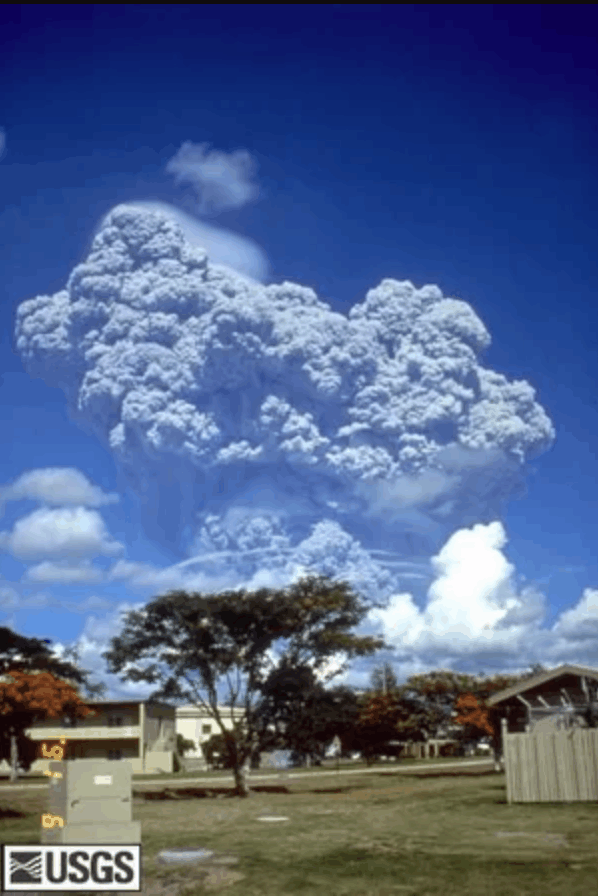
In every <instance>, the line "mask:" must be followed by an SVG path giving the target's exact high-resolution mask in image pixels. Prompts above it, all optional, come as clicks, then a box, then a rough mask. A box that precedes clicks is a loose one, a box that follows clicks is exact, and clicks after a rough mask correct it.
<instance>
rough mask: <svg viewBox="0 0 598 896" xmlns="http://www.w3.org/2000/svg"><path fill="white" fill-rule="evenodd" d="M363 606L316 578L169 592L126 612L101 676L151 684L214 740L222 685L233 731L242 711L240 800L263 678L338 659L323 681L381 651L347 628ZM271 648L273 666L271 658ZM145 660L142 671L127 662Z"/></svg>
mask: <svg viewBox="0 0 598 896" xmlns="http://www.w3.org/2000/svg"><path fill="white" fill-rule="evenodd" d="M369 609H370V608H369V606H368V605H366V604H364V603H362V602H361V600H360V599H359V598H358V596H357V595H355V594H354V593H353V592H352V591H351V589H350V587H349V585H348V584H346V583H344V582H333V581H331V580H330V579H328V578H327V577H324V576H308V577H306V578H303V579H301V580H300V581H298V582H296V583H295V584H293V585H291V586H289V587H288V588H283V589H270V588H262V589H259V590H257V591H245V590H239V591H226V592H223V593H220V594H208V595H204V594H197V593H193V594H188V593H186V592H184V591H171V592H169V593H168V594H166V595H163V596H161V597H158V598H156V599H155V600H153V601H151V602H150V603H149V604H147V605H146V607H145V608H144V609H143V610H141V611H132V612H130V613H129V614H128V615H127V617H126V619H125V620H124V623H125V627H124V630H123V632H122V634H121V635H120V636H116V637H114V638H113V639H112V642H111V648H110V649H109V650H108V651H106V652H105V653H104V654H103V657H104V658H105V659H106V660H107V663H108V668H109V671H110V672H112V673H116V674H119V673H121V672H122V673H123V675H122V677H123V678H125V679H129V680H131V681H146V682H150V683H155V682H159V683H160V684H161V685H162V687H161V688H159V689H158V690H156V691H154V693H153V694H152V695H151V696H152V698H154V699H164V700H169V699H170V700H174V701H183V700H184V701H189V702H192V703H196V704H197V705H199V706H201V707H202V708H203V709H204V710H206V711H207V713H208V715H209V716H210V717H211V718H213V719H214V720H215V721H216V723H217V725H218V726H219V728H220V731H221V733H222V734H223V735H225V732H226V731H227V728H226V726H225V724H224V714H225V713H227V712H228V710H227V709H222V708H221V705H222V701H221V700H220V699H219V688H220V687H224V686H227V687H228V699H227V704H228V707H229V708H230V718H231V721H232V722H233V725H234V723H235V718H234V708H235V707H236V706H242V708H243V710H244V718H243V722H242V724H237V725H236V727H235V728H234V737H233V740H232V743H231V751H232V762H233V774H234V780H235V787H236V792H237V794H238V795H239V796H248V795H249V789H248V787H247V782H246V779H245V763H246V762H247V761H248V760H249V759H250V757H251V756H252V755H253V754H254V753H255V751H256V749H258V748H259V747H261V745H262V743H263V742H267V741H268V740H271V737H272V732H271V731H270V730H269V729H268V726H267V723H266V722H265V721H264V719H263V718H262V719H260V716H259V713H257V712H256V710H257V708H258V703H259V699H260V697H262V696H263V694H264V691H265V690H266V683H267V680H268V678H269V676H271V674H272V672H273V671H275V670H276V669H277V668H285V669H298V670H301V669H305V668H306V667H307V666H310V667H311V668H312V669H313V670H314V671H315V672H318V671H322V670H324V669H325V668H326V667H327V665H328V663H329V662H330V660H331V659H332V658H334V657H335V656H338V655H341V656H343V658H344V659H345V662H344V664H343V665H341V666H340V667H339V668H337V669H336V670H335V672H329V673H328V674H327V676H325V677H326V678H327V679H328V680H330V679H331V678H333V677H334V676H335V675H338V674H339V673H340V672H342V671H343V670H344V669H345V668H346V667H347V663H348V661H349V659H350V658H352V657H355V656H367V655H370V654H372V653H374V652H375V651H376V650H378V649H380V648H382V647H386V646H387V645H386V644H384V642H383V641H382V640H381V639H378V638H373V637H361V638H360V637H357V636H356V635H353V634H351V632H350V629H351V628H353V626H355V625H357V624H358V623H360V622H361V621H362V620H363V619H364V617H365V616H366V615H367V613H368V612H369ZM275 645H276V648H277V651H278V652H279V654H280V656H279V660H278V662H276V660H275V659H274V656H273V654H272V652H271V649H272V648H273V647H274V646H275ZM144 658H145V659H147V660H148V661H150V662H149V665H148V664H146V665H145V666H144V667H141V666H140V665H133V664H138V663H139V661H140V660H143V659H144ZM152 660H154V661H153V662H151V661H152ZM125 667H127V668H126V669H125ZM165 667H167V668H168V671H166V670H165ZM169 673H170V674H169ZM183 682H185V683H186V684H187V685H188V687H187V688H184V687H183V686H182V683H183ZM229 740H230V738H229Z"/></svg>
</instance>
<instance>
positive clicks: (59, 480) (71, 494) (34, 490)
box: [0, 467, 120, 507]
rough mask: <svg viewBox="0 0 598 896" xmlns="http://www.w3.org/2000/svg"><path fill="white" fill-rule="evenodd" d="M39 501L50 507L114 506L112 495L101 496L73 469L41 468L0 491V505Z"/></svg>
mask: <svg viewBox="0 0 598 896" xmlns="http://www.w3.org/2000/svg"><path fill="white" fill-rule="evenodd" d="M23 500H29V501H40V502H42V503H44V504H49V505H54V506H68V505H77V506H84V507H100V506H102V505H103V504H115V503H117V502H118V501H119V500H120V499H119V496H118V495H117V494H116V493H114V492H113V493H111V494H105V493H104V492H103V491H102V489H101V488H98V486H96V485H92V484H91V483H90V481H89V480H88V479H87V477H86V476H84V475H83V473H81V472H80V471H79V470H76V469H74V468H73V467H42V468H40V469H37V470H30V471H29V472H27V473H23V474H22V475H21V476H19V478H18V479H16V480H15V482H13V483H12V485H9V486H7V487H6V488H3V489H2V490H1V491H0V501H2V502H3V503H6V502H8V501H23Z"/></svg>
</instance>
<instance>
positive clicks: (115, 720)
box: [108, 716, 123, 728]
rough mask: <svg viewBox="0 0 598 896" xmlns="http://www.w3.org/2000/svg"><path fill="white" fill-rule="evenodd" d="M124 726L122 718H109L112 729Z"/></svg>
mask: <svg viewBox="0 0 598 896" xmlns="http://www.w3.org/2000/svg"><path fill="white" fill-rule="evenodd" d="M122 724H123V718H122V716H108V725H109V726H110V727H111V728H118V727H121V726H122Z"/></svg>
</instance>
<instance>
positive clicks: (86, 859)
mask: <svg viewBox="0 0 598 896" xmlns="http://www.w3.org/2000/svg"><path fill="white" fill-rule="evenodd" d="M2 890H3V891H9V890H14V891H15V892H16V891H21V892H27V891H31V890H34V891H36V892H37V891H48V892H51V891H52V890H61V891H62V890H64V891H73V890H85V891H86V892H89V891H93V890H103V891H109V890H114V891H121V890H123V891H127V892H131V893H139V892H141V846H140V844H139V843H135V844H133V845H132V846H126V845H124V844H118V845H117V846H116V845H110V846H97V845H96V844H95V843H94V844H93V845H92V844H83V845H80V846H73V845H71V844H68V845H65V844H61V845H60V846H58V845H56V846H45V845H44V846H40V845H38V844H37V843H36V844H34V845H33V846H23V845H22V844H19V845H18V846H17V845H13V846H11V845H8V844H6V843H5V844H3V846H2Z"/></svg>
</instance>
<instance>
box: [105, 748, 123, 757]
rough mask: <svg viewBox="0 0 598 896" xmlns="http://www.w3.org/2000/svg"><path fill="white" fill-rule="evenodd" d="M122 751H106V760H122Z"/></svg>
mask: <svg viewBox="0 0 598 896" xmlns="http://www.w3.org/2000/svg"><path fill="white" fill-rule="evenodd" d="M122 758H123V751H122V750H108V759H122Z"/></svg>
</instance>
